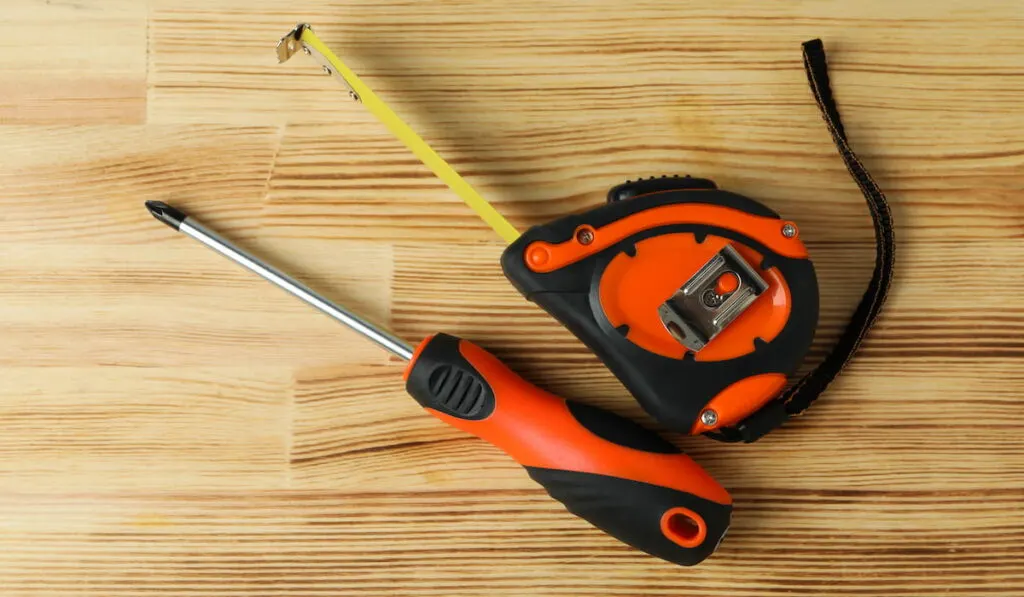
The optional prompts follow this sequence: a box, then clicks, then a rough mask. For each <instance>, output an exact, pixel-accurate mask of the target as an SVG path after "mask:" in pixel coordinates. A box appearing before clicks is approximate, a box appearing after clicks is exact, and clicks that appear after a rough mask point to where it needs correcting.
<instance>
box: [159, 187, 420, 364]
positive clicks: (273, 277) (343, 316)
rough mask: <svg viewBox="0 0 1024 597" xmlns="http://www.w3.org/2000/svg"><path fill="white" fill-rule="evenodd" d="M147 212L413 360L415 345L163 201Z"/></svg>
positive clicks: (407, 358)
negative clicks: (413, 346)
mask: <svg viewBox="0 0 1024 597" xmlns="http://www.w3.org/2000/svg"><path fill="white" fill-rule="evenodd" d="M146 209H148V210H149V213H151V214H153V217H155V218H156V219H158V220H160V221H161V222H163V223H164V224H167V225H168V226H170V227H171V228H174V229H175V230H177V231H179V232H181V233H183V234H185V235H187V236H191V237H192V238H194V239H196V240H197V241H199V242H201V243H203V244H204V245H206V246H207V247H209V248H211V249H213V250H214V251H216V252H218V253H220V254H221V255H223V256H225V257H227V258H228V259H230V260H231V261H234V262H235V263H237V264H238V265H241V266H242V267H244V268H245V269H247V270H249V271H251V272H253V273H254V274H256V275H258V276H260V277H261V278H263V279H264V280H266V281H268V282H270V283H271V284H273V285H275V286H277V287H278V288H281V289H283V290H285V291H287V292H288V293H289V294H291V295H292V296H295V297H297V298H299V299H301V300H302V301H304V302H306V303H307V304H308V305H310V306H312V307H313V308H315V309H317V310H318V311H320V312H321V313H324V314H325V315H327V316H328V317H330V318H331V319H334V320H335V321H337V322H339V323H341V324H343V325H345V326H348V327H349V328H350V329H352V330H355V331H356V332H359V333H360V334H362V335H363V336H366V337H367V338H369V339H370V340H372V341H373V342H375V343H376V344H377V345H379V346H380V347H381V348H383V349H384V350H387V351H388V352H390V353H391V354H393V355H395V356H397V357H400V358H402V359H404V360H406V361H408V360H411V359H412V355H413V348H412V346H410V345H409V344H407V343H406V342H404V341H403V340H401V339H400V338H397V337H395V336H394V335H393V334H391V333H390V332H388V331H386V330H384V329H381V328H380V327H377V326H375V325H374V324H372V323H370V322H369V321H366V320H365V319H363V318H362V317H360V316H359V315H356V314H355V313H353V312H351V311H349V310H348V309H346V308H344V307H342V306H341V305H338V304H336V303H333V302H331V301H329V300H327V299H326V298H324V297H323V296H321V295H320V294H318V293H316V292H315V291H313V290H312V289H311V288H309V287H308V286H306V285H305V284H303V283H302V282H299V281H298V280H296V279H295V278H292V277H291V276H289V275H288V274H285V273H283V272H281V271H279V270H277V269H275V268H273V267H271V266H269V265H267V264H266V263H263V262H262V261H260V260H259V259H257V258H256V257H254V256H253V255H252V254H250V253H248V252H246V251H244V250H242V249H240V248H238V247H237V246H235V245H234V244H233V243H232V242H231V241H229V240H227V239H226V238H224V237H222V236H220V235H219V234H217V233H216V232H214V231H212V230H210V229H209V228H207V227H206V226H203V225H202V224H201V223H200V222H198V221H196V220H195V218H192V217H189V216H188V215H186V214H185V213H183V212H181V211H179V210H177V209H175V208H173V207H171V206H170V205H167V204H166V203H164V202H162V201H147V202H146Z"/></svg>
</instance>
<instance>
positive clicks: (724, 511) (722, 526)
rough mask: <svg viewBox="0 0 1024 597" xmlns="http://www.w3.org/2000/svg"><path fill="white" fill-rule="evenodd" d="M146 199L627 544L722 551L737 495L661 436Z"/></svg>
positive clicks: (662, 554) (164, 217)
mask: <svg viewBox="0 0 1024 597" xmlns="http://www.w3.org/2000/svg"><path fill="white" fill-rule="evenodd" d="M146 208H147V209H148V210H149V212H150V213H151V214H153V216H154V217H156V219H158V220H160V221H161V222H163V223H165V224H167V225H168V226H170V227H171V228H173V229H175V230H177V231H179V232H182V233H184V234H185V235H187V236H190V237H192V238H193V239H195V240H197V241H199V242H201V243H203V244H204V245H206V246H207V247H209V248H211V249H213V250H214V251H216V252H218V253H220V254H221V255H223V256H225V257H227V258H228V259H230V260H232V261H234V262H235V263H237V264H239V265H241V266H242V267H244V268H246V269H248V270H249V271H251V272H253V273H255V274H257V275H259V276H261V277H262V278H264V279H266V280H267V281H269V282H270V283H272V284H274V285H276V286H278V287H280V288H282V289H284V290H286V291H287V292H289V293H291V294H292V295H294V296H295V297H297V298H299V299H301V300H303V301H305V302H306V303H308V304H309V305H311V306H312V307H314V308H316V309H318V310H319V311H321V312H323V313H324V314H326V315H328V316H329V317H331V318H333V319H334V320H336V321H338V322H339V323H342V324H344V325H346V326H348V327H349V328H351V329H352V330H355V331H356V332H358V333H360V334H361V335H363V336H365V337H366V338H368V339H370V340H371V341H373V342H375V343H376V344H378V345H379V346H381V347H382V348H384V349H385V350H387V351H389V352H391V353H392V354H394V355H395V356H397V357H399V358H401V359H403V360H405V361H408V362H409V364H408V366H407V367H406V369H405V380H406V390H407V391H408V392H409V394H410V395H411V396H412V397H413V398H414V399H415V400H416V401H417V402H419V404H420V405H421V406H422V407H423V408H424V409H426V411H427V412H429V413H430V414H431V415H433V416H435V417H437V418H438V419H440V420H442V421H444V422H445V423H448V424H450V425H452V426H454V427H456V428H458V429H461V430H463V431H466V432H468V433H471V434H473V435H475V436H477V437H479V438H480V439H483V440H485V441H487V442H490V443H491V444H493V445H494V446H496V447H497V448H499V449H501V450H503V451H504V452H505V453H507V454H508V455H509V456H511V457H512V458H513V459H514V460H515V461H516V462H518V463H519V464H520V465H522V466H523V467H524V468H525V469H526V472H527V473H528V474H529V476H530V477H531V478H532V479H533V480H534V481H536V482H537V483H539V484H540V485H541V486H542V487H543V488H544V489H545V490H546V491H547V492H548V494H549V495H551V497H553V498H554V499H555V500H557V501H559V502H561V503H562V505H564V506H565V508H566V509H567V510H568V511H569V512H571V513H572V514H575V515H576V516H579V517H580V518H582V519H584V520H586V521H588V522H589V523H591V524H592V525H594V526H595V527H597V528H598V529H600V530H602V531H604V532H605V533H607V534H609V535H611V536H612V537H615V538H616V539H618V540H619V541H622V542H623V543H626V544H628V545H631V546H633V547H635V548H637V549H639V550H641V551H644V552H646V553H648V554H650V555H653V556H656V557H659V558H661V559H664V560H667V561H669V562H673V563H676V564H680V565H684V566H692V565H694V564H697V563H699V562H701V561H702V560H704V559H705V558H707V557H708V556H709V555H711V554H712V553H713V552H714V551H715V549H716V548H717V546H718V544H719V542H720V541H721V540H722V538H723V537H724V536H725V533H726V530H727V529H728V527H729V520H730V517H731V514H732V498H731V497H730V495H729V494H728V492H726V490H725V489H724V488H723V487H722V486H721V485H719V484H718V482H717V481H715V480H714V478H712V477H711V475H709V474H708V473H707V472H705V471H704V469H702V468H701V467H700V466H699V465H698V464H697V463H696V462H694V461H693V460H692V459H690V457H689V456H687V455H685V454H683V453H682V452H680V451H679V449H678V448H676V447H675V446H674V445H672V444H671V443H669V442H667V441H665V440H664V439H662V438H661V437H660V436H658V435H657V434H655V433H653V432H651V431H648V430H647V429H645V428H643V427H641V426H639V425H637V424H636V423H633V422H632V421H630V420H628V419H624V418H622V417H620V416H618V415H615V414H612V413H610V412H608V411H605V410H601V409H599V408H595V407H592V406H588V405H586V404H582V403H579V402H574V401H571V400H565V399H562V398H559V397H558V396H555V395H554V394H551V393H548V392H546V391H544V390H542V389H540V388H538V387H536V386H534V385H532V384H530V383H529V382H527V381H526V380H524V379H523V378H521V377H519V376H518V375H516V374H515V373H513V372H512V370H510V369H509V368H508V367H506V366H505V365H504V364H503V363H501V361H499V360H498V359H497V358H496V357H494V356H493V355H491V354H490V353H488V352H487V351H485V350H484V349H482V348H480V347H479V346H477V345H475V344H473V343H471V342H468V341H466V340H462V339H460V338H457V337H455V336H450V335H448V334H443V333H438V334H434V335H432V336H429V337H427V338H426V339H425V340H423V341H422V342H421V343H420V344H419V345H418V346H417V347H416V348H415V349H413V347H412V346H410V345H409V344H407V343H406V342H405V341H403V340H402V339H400V338H398V337H396V336H395V335H393V334H391V333H390V332H387V331H385V330H383V329H381V328H380V327H377V326H375V325H374V324H372V323H370V322H368V321H366V320H365V319H363V318H362V317H360V316H359V315H357V314H355V313H353V312H351V311H349V310H348V309H346V308H344V307H342V306H340V305H338V304H336V303H333V302H331V301H329V300H327V299H326V298H324V297H323V296H321V295H319V294H317V293H316V292H314V291H313V290H311V289H310V288H308V287H307V286H305V285H304V284H302V283H301V282H299V281H297V280H295V279H294V278H292V277H290V276H288V275H287V274H284V273H282V272H281V271H279V270H277V269H274V268H273V267H271V266H269V265H267V264H265V263H263V262H261V261H260V260H259V259H257V258H256V257H254V256H252V255H251V254H249V253H247V252H245V251H243V250H242V249H240V248H238V247H237V246H235V245H234V244H232V243H231V242H230V241H228V240H227V239H225V238H223V237H221V236H220V235H218V234H217V233H216V232H214V231H212V230H210V229H209V228H207V227H205V226H203V225H202V224H201V223H200V222H198V221H197V220H196V219H194V218H191V217H189V216H187V215H186V214H185V213H183V212H181V211H179V210H177V209H175V208H173V207H171V206H170V205H168V204H166V203H163V202H160V201H147V202H146Z"/></svg>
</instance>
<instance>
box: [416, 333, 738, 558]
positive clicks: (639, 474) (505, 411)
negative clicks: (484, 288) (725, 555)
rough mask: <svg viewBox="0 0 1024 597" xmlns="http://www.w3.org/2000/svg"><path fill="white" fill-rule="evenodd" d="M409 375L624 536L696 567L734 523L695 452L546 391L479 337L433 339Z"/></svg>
mask: <svg viewBox="0 0 1024 597" xmlns="http://www.w3.org/2000/svg"><path fill="white" fill-rule="evenodd" d="M405 375H406V389H407V390H408V391H409V393H410V394H411V395H412V396H413V398H415V399H416V400H417V401H418V402H419V403H420V404H421V405H422V406H423V407H424V408H426V409H427V411H429V412H430V413H431V414H432V415H434V416H436V417H437V418H439V419H441V420H442V421H444V422H446V423H449V424H451V425H453V426H455V427H458V428H459V429H462V430H463V431H467V432H469V433H472V434H473V435H476V436H477V437H479V438H481V439H483V440H486V441H488V442H490V443H492V444H494V445H495V446H497V447H498V448H500V449H502V450H504V451H505V452H506V453H507V454H508V455H509V456H511V457H512V458H514V459H515V460H516V462H518V463H519V464H521V465H523V466H524V467H525V468H526V471H527V472H528V473H529V475H530V477H532V478H533V480H534V481H536V482H538V483H540V484H541V485H542V486H543V487H544V489H545V490H547V492H548V493H549V494H550V495H551V497H553V498H555V499H556V500H558V501H559V502H561V503H562V504H563V505H564V506H565V507H566V509H567V510H569V512H572V513H573V514H575V515H577V516H579V517H580V518H583V519H584V520H586V521H588V522H590V523H591V524H593V525H594V526H595V527H597V528H599V529H601V530H602V531H604V532H606V533H608V534H609V535H611V536H613V537H615V538H617V539H618V540H620V541H622V542H623V543H626V544H628V545H632V546H633V547H635V548H637V549H640V550H642V551H645V552H647V553H649V554H651V555H653V556H657V557H659V558H662V559H664V560H668V561H669V562H674V563H676V564H681V565H684V566H692V565H694V564H697V563H698V562H700V561H702V560H703V559H705V558H706V557H708V556H709V555H711V553H712V552H714V550H715V548H716V547H717V546H718V543H719V541H720V540H721V539H722V537H723V536H724V535H725V532H726V530H727V529H728V527H729V518H730V515H731V513H732V498H731V497H730V496H729V494H728V492H726V491H725V489H723V488H722V486H721V485H719V484H718V482H716V481H715V480H714V479H713V478H712V477H711V475H709V474H708V473H707V472H705V471H704V469H702V468H701V467H700V466H699V465H697V463H695V462H694V461H693V460H691V459H690V457H689V456H686V455H685V454H683V453H681V452H680V451H679V450H678V449H677V448H676V447H675V446H673V445H672V444H670V443H668V442H667V441H665V440H663V439H662V438H661V437H659V436H658V435H656V434H654V433H652V432H650V431H648V430H646V429H644V428H643V427H640V426H639V425H637V424H635V423H633V422H632V421H629V420H627V419H624V418H622V417H619V416H618V415H614V414H612V413H610V412H607V411H604V410H601V409H598V408H594V407H591V406H586V405H584V404H580V403H577V402H572V401H569V400H564V399H562V398H559V397H557V396H555V395H553V394H551V393H548V392H545V391H544V390H541V389H540V388H538V387H536V386H534V385H532V384H530V383H528V382H527V381H525V380H524V379H522V378H521V377H519V376H518V375H516V374H515V373H513V372H512V371H511V370H510V369H509V368H508V367H506V366H505V365H504V364H502V363H501V361H499V360H498V359H497V358H495V357H494V356H493V355H491V354H490V353H488V352H487V351H485V350H484V349H482V348H480V347H479V346H476V345H475V344H472V343H470V342H467V341H465V340H461V339H459V338H456V337H454V336H449V335H447V334H437V335H435V336H431V337H429V338H427V339H426V340H424V341H423V342H422V343H421V344H420V345H419V347H417V349H416V353H415V354H414V355H413V358H412V360H411V361H410V363H409V367H408V369H407V370H406V373H405Z"/></svg>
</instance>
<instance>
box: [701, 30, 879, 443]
mask: <svg viewBox="0 0 1024 597" xmlns="http://www.w3.org/2000/svg"><path fill="white" fill-rule="evenodd" d="M803 49H804V69H805V70H806V71H807V80H808V82H809V83H810V84H811V91H812V92H813V93H814V99H815V101H817V102H818V108H820V109H821V115H822V117H823V118H824V119H825V124H826V125H827V126H828V130H829V132H831V133H832V140H833V141H835V144H836V147H837V148H838V149H839V155H840V156H842V158H843V162H845V163H846V169H847V170H849V172H850V175H851V176H852V177H853V179H854V181H856V183H857V186H859V187H860V191H861V193H863V194H864V199H865V200H867V204H868V208H869V209H870V210H871V219H872V221H873V222H874V225H875V271H874V272H873V273H872V275H871V282H870V283H869V284H868V289H867V291H866V292H865V293H864V298H862V299H861V301H860V304H859V305H857V310H856V311H854V313H853V317H852V318H851V319H850V323H849V324H848V325H847V326H846V329H845V330H844V331H843V334H842V335H841V336H840V337H839V341H838V342H836V344H835V346H834V347H833V348H832V352H831V353H829V355H828V356H827V357H825V360H823V361H822V362H821V364H820V365H818V366H817V368H815V369H814V370H813V371H811V372H810V373H808V374H807V375H806V376H804V378H803V379H801V380H800V381H799V382H797V383H796V384H795V385H794V386H792V387H791V388H790V389H788V390H786V391H785V392H783V393H782V394H781V395H780V396H778V397H777V398H774V399H772V400H771V401H770V402H768V403H767V404H765V405H764V406H763V407H761V409H760V410H758V411H756V412H754V413H753V414H751V415H750V416H748V417H747V418H746V419H744V420H743V421H741V422H740V423H739V424H738V425H736V426H735V427H729V428H723V429H720V430H719V431H718V432H717V433H709V434H708V435H710V436H711V437H713V438H715V439H718V440H720V441H725V442H739V441H743V442H748V443H749V442H754V441H757V440H758V439H760V438H761V437H763V436H764V435H765V434H767V433H768V432H769V431H771V430H773V429H775V428H776V427H778V426H780V425H782V424H783V423H784V422H785V421H786V419H788V418H789V417H791V416H793V415H796V414H799V413H801V412H803V411H804V410H805V409H806V408H807V407H808V406H810V405H811V403H812V402H814V400H815V399H816V398H817V397H818V396H819V395H821V393H822V392H824V391H825V389H826V388H828V386H829V384H830V383H832V380H833V379H835V377H836V375H838V374H839V372H840V371H842V370H843V368H844V367H845V366H846V363H848V362H849V361H850V358H851V357H853V353H855V352H856V351H857V348H858V347H859V346H860V343H861V341H862V340H863V339H864V336H865V335H867V333H868V330H870V329H871V325H872V324H873V323H874V321H875V318H876V317H877V316H878V312H879V311H880V310H881V309H882V305H883V304H884V303H885V297H886V295H887V294H888V292H889V282H890V281H891V280H892V268H893V257H894V255H893V252H894V249H895V246H894V244H895V243H894V239H893V230H892V213H891V212H890V211H889V204H888V203H886V201H885V195H883V194H882V191H881V190H880V189H879V188H878V185H877V184H876V183H875V181H874V179H872V178H871V175H870V174H868V171H867V169H866V168H864V164H862V163H861V161H860V160H859V159H858V158H857V156H856V154H854V153H853V150H852V149H850V145H849V143H848V141H847V139H846V131H845V130H844V129H843V122H842V120H841V119H840V117H839V110H838V109H837V108H836V103H835V100H834V99H833V98H832V88H831V87H830V86H829V79H828V62H827V60H826V58H825V47H824V46H823V45H822V43H821V40H820V39H814V40H811V41H808V42H805V43H804V44H803Z"/></svg>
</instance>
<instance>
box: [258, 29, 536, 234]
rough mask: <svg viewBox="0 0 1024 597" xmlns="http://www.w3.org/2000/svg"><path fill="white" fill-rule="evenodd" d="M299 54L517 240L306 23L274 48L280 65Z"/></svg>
mask: <svg viewBox="0 0 1024 597" xmlns="http://www.w3.org/2000/svg"><path fill="white" fill-rule="evenodd" d="M300 51H302V52H304V53H306V54H309V55H311V56H313V57H314V58H315V59H317V61H319V62H320V64H321V65H322V66H323V67H324V70H326V71H327V72H328V73H330V74H331V75H332V76H334V77H337V78H338V79H340V81H341V82H342V84H344V85H345V87H347V88H348V91H349V94H350V95H351V96H352V98H353V99H355V100H357V101H360V102H362V104H363V105H364V106H366V108H367V109H368V110H370V112H371V113H372V114H373V115H374V116H376V117H377V120H380V121H381V122H382V123H383V124H384V126H386V127H387V128H388V130H389V131H391V133H392V134H393V135H394V136H396V137H398V139H399V140H400V141H401V142H402V143H404V144H405V146H406V147H408V148H409V151H411V152H412V153H413V154H414V155H415V156H416V157H418V158H419V159H420V161H421V162H423V163H424V164H425V165H426V166H427V167H428V168H430V170H431V171H432V172H433V173H434V174H435V175H436V176H437V177H438V178H440V179H441V180H442V181H444V183H445V184H447V185H448V187H449V188H450V189H451V190H452V191H455V194H456V195H458V196H459V197H460V198H461V199H462V200H463V201H465V202H466V205H468V206H469V207H470V208H472V209H473V211H475V212H476V213H477V215H478V216H480V218H481V219H482V220H483V221H484V222H485V223H486V224H487V225H488V226H490V227H491V228H493V229H494V231H495V232H497V233H498V235H499V236H501V238H503V239H505V241H506V242H509V243H511V242H512V241H514V240H516V239H517V238H519V231H518V230H516V229H515V228H514V227H513V226H512V224H510V223H509V222H508V220H506V219H505V217H504V216H502V215H501V214H500V213H498V211H497V210H496V209H494V206H492V205H491V204H490V203H489V202H488V201H487V200H486V199H484V198H483V197H482V196H481V195H480V193H478V192H477V191H476V189H474V188H473V187H472V186H471V185H470V184H469V183H468V182H466V179H464V178H462V176H460V175H459V173H458V172H456V171H455V169H454V168H452V167H451V166H450V165H449V164H448V162H446V161H444V159H443V158H442V157H441V156H439V155H438V154H437V152H436V151H434V150H433V149H432V148H431V147H430V145H428V144H427V142H426V141H424V140H423V138H422V137H420V136H419V135H417V134H416V132H415V131H413V130H412V128H410V127H409V125H407V124H405V122H404V121H403V120H402V119H401V118H399V117H398V115H397V114H395V113H394V111H392V110H391V108H389V107H388V105H387V104H385V103H384V102H383V101H382V100H381V99H380V98H379V97H377V94H375V93H374V92H373V90H372V89H370V88H369V87H368V86H367V85H366V84H365V83H363V82H362V81H360V80H359V77H358V76H356V74H355V73H354V72H352V69H350V68H349V67H347V66H345V63H344V62H342V61H341V59H340V58H338V57H337V56H336V55H335V54H334V52H332V51H331V50H330V48H328V47H327V46H326V45H325V44H324V43H323V42H322V41H320V38H319V37H317V36H316V34H315V33H314V32H313V29H312V28H310V26H309V25H306V24H300V25H298V26H296V27H295V29H292V30H291V31H290V32H289V33H288V35H285V36H284V37H282V38H281V42H280V43H279V44H278V45H277V57H278V60H279V61H280V62H284V61H286V60H288V59H289V58H291V57H292V56H293V55H295V54H296V53H297V52H300Z"/></svg>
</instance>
